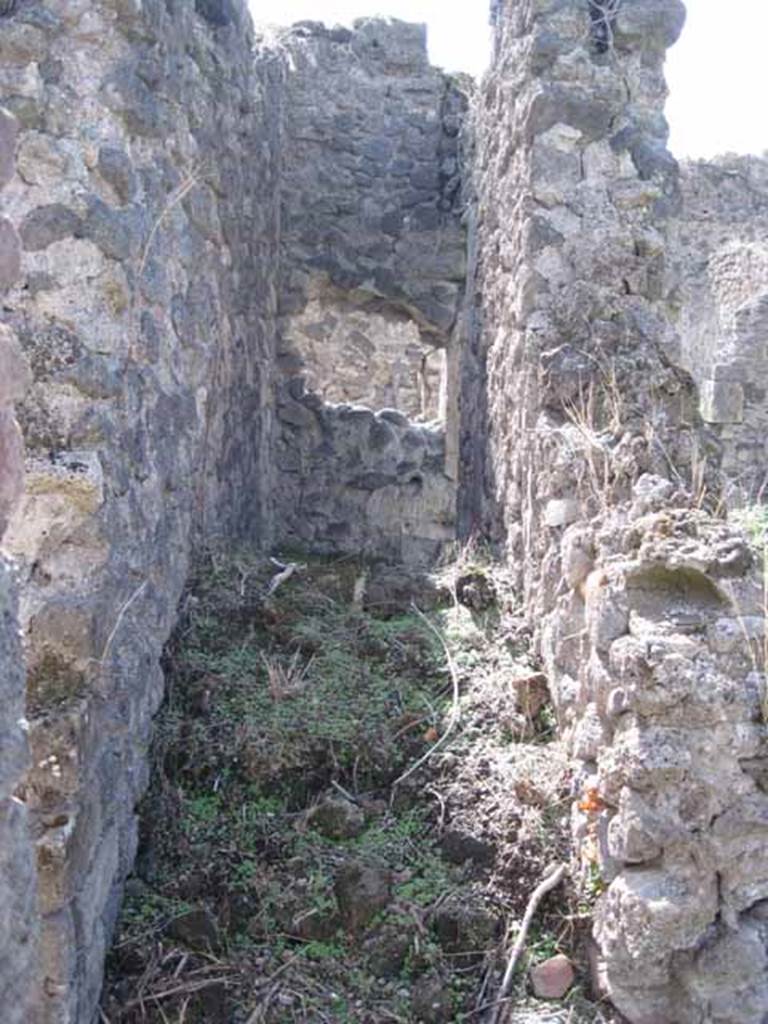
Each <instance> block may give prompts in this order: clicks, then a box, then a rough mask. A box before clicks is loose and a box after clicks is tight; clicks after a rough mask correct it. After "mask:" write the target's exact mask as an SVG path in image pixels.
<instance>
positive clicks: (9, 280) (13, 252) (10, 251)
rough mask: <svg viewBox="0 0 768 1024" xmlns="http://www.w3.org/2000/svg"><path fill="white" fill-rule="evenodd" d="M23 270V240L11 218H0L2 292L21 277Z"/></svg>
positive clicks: (0, 277)
mask: <svg viewBox="0 0 768 1024" xmlns="http://www.w3.org/2000/svg"><path fill="white" fill-rule="evenodd" d="M20 272H21V242H20V240H19V236H18V235H17V233H16V229H15V228H14V226H13V224H11V222H10V221H9V220H6V219H5V218H4V217H3V218H0V294H2V293H3V292H4V291H7V290H8V289H9V288H10V287H11V286H12V285H14V284H15V283H16V281H18V279H19V273H20Z"/></svg>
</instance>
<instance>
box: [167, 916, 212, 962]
mask: <svg viewBox="0 0 768 1024" xmlns="http://www.w3.org/2000/svg"><path fill="white" fill-rule="evenodd" d="M165 932H166V935H169V936H170V937H171V938H172V939H176V940H178V941H179V942H183V943H184V945H185V946H189V947H190V948H191V949H208V950H210V951H211V952H215V951H216V950H217V949H219V947H220V945H221V943H220V939H219V928H218V925H217V924H216V918H215V917H214V916H213V914H212V913H211V912H210V911H209V910H206V909H205V908H204V907H198V908H196V909H195V910H188V911H187V912H186V913H185V914H180V915H179V916H178V917H175V918H174V919H173V920H172V921H170V922H169V923H168V925H167V927H166V929H165Z"/></svg>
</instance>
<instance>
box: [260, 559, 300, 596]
mask: <svg viewBox="0 0 768 1024" xmlns="http://www.w3.org/2000/svg"><path fill="white" fill-rule="evenodd" d="M300 569H306V566H305V565H299V563H298V562H290V563H289V564H288V565H286V566H284V567H283V568H282V569H281V570H280V572H279V573H277V574H276V575H275V576H273V577H272V579H271V580H270V581H269V586H268V587H267V597H271V596H272V595H273V594H274V593H275V591H276V590H277V588H278V587H280V586H282V584H283V583H285V581H286V580H289V579H290V578H291V576H293V574H294V573H295V572H298V571H299V570H300Z"/></svg>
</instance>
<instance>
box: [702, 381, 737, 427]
mask: <svg viewBox="0 0 768 1024" xmlns="http://www.w3.org/2000/svg"><path fill="white" fill-rule="evenodd" d="M700 410H701V418H702V419H703V420H704V422H705V423H741V422H742V421H743V419H744V388H743V387H742V385H741V384H739V383H738V382H737V381H727V380H705V381H704V383H703V384H702V387H701V402H700Z"/></svg>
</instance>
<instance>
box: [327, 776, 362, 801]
mask: <svg viewBox="0 0 768 1024" xmlns="http://www.w3.org/2000/svg"><path fill="white" fill-rule="evenodd" d="M331 785H332V786H333V788H334V789H335V790H336V791H337V792H338V793H341V795H342V796H343V797H344V799H345V800H349V802H350V803H353V804H359V803H360V801H359V800H358V799H357V797H356V796H353V795H352V794H351V793H350V792H349V790H348V789H344V787H343V786H342V785H341V783H339V782H337V781H336V780H335V779H331Z"/></svg>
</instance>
